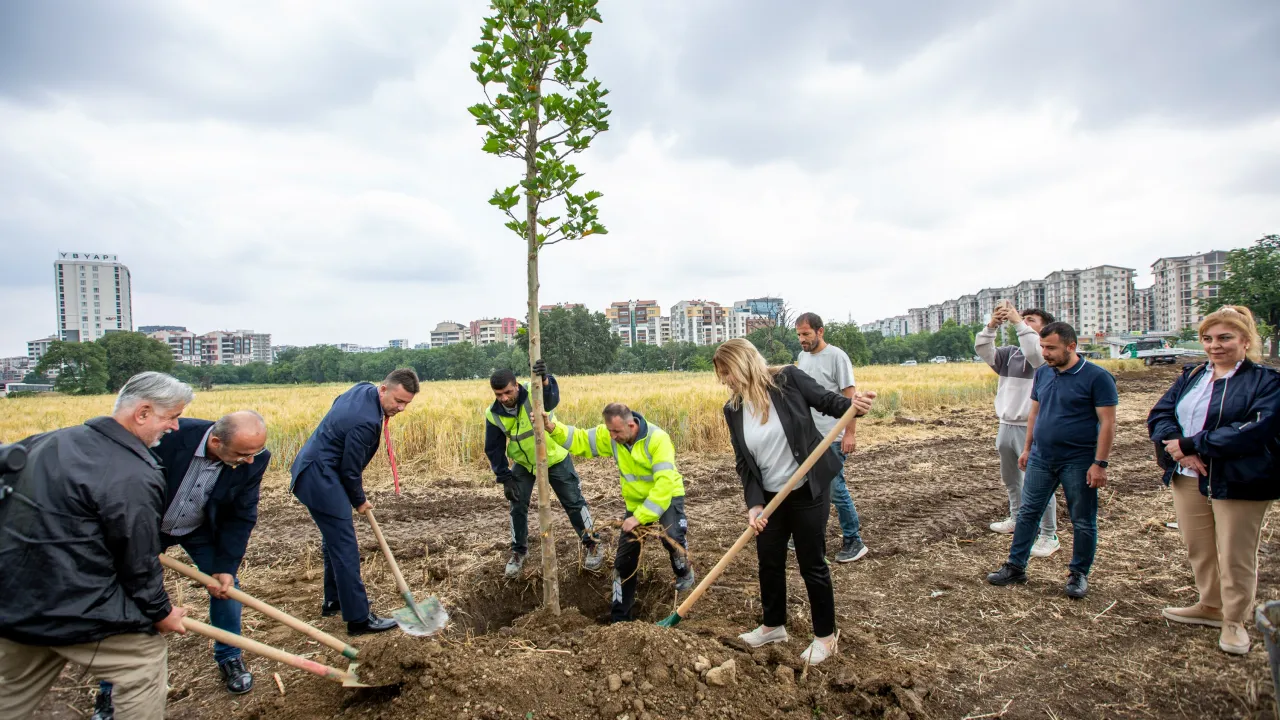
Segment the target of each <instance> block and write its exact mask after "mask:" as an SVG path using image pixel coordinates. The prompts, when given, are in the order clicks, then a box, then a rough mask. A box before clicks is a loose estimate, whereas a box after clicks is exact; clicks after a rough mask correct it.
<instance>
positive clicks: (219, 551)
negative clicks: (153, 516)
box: [92, 410, 271, 720]
mask: <svg viewBox="0 0 1280 720" xmlns="http://www.w3.org/2000/svg"><path fill="white" fill-rule="evenodd" d="M266 445H267V424H266V422H264V421H263V419H262V416H261V415H259V414H258V413H256V412H253V411H252V410H242V411H240V412H234V413H231V414H229V415H224V416H222V417H221V418H220V419H219V420H218V421H217V422H214V421H212V420H196V419H191V418H182V419H181V420H179V421H178V429H177V430H176V431H174V432H171V433H167V434H165V436H164V437H163V438H161V439H160V444H159V445H157V446H156V447H155V449H154V450H152V452H153V453H155V456H156V458H158V459H159V460H160V466H161V470H162V471H163V472H164V481H165V509H164V512H163V514H162V515H161V517H160V544H161V546H162V547H165V548H168V547H171V546H173V545H181V546H182V549H183V550H185V551H186V552H187V555H189V556H190V557H191V560H192V561H193V562H194V563H195V565H196V567H197V568H199V569H200V571H201V572H203V573H205V574H207V575H211V576H212V577H213V579H214V580H217V581H218V583H219V584H218V585H216V586H210V587H209V595H210V599H209V622H210V623H212V625H213V626H214V627H216V628H219V629H221V630H226V631H227V632H229V633H232V634H234V635H239V634H240V603H239V602H237V601H235V600H232V599H231V598H229V597H227V590H229V589H230V588H231V587H232V586H233V585H234V586H235V587H240V582H239V580H237V579H236V572H237V571H238V570H239V569H240V563H241V562H242V561H243V560H244V550H245V547H246V546H247V545H248V544H249V534H250V533H252V532H253V527H254V525H256V524H257V523H258V492H259V489H260V488H261V486H262V475H263V473H265V472H266V471H267V465H268V464H269V463H270V462H271V453H270V452H269V451H267V449H266ZM213 661H214V662H215V663H217V665H218V673H219V674H220V675H221V676H222V682H223V683H224V684H225V685H226V687H227V692H229V693H232V694H234V695H240V694H243V693H247V692H249V691H250V690H252V689H253V674H252V673H250V672H249V669H248V668H247V667H245V664H244V660H243V658H242V657H241V654H240V648H236V647H232V646H230V645H224V644H222V643H214V646H213ZM111 691H112V686H111V683H109V682H107V681H105V680H103V681H102V682H101V683H100V685H99V688H98V699H97V702H96V704H95V706H94V713H93V718H92V720H112V718H113V717H114V716H115V709H114V707H113V703H112V701H111Z"/></svg>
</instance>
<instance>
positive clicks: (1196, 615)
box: [1160, 603, 1222, 628]
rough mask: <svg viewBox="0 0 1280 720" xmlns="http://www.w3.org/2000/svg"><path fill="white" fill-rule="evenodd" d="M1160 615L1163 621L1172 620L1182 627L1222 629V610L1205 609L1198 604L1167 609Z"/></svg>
mask: <svg viewBox="0 0 1280 720" xmlns="http://www.w3.org/2000/svg"><path fill="white" fill-rule="evenodd" d="M1160 615H1161V616H1162V617H1164V619H1165V620H1172V621H1173V622H1176V623H1182V624H1184V625H1205V626H1207V627H1215V628H1220V627H1222V610H1221V609H1220V608H1211V607H1205V606H1204V605H1201V604H1200V603H1196V604H1195V605H1191V606H1189V607H1180V608H1175V607H1167V608H1165V609H1163V610H1161V611H1160Z"/></svg>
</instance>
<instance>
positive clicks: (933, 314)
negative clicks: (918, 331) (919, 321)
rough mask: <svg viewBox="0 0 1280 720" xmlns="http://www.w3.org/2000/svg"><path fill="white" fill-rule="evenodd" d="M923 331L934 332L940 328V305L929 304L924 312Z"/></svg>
mask: <svg viewBox="0 0 1280 720" xmlns="http://www.w3.org/2000/svg"><path fill="white" fill-rule="evenodd" d="M924 329H925V332H931V333H935V332H938V330H940V329H942V305H930V306H929V307H927V308H925V313H924Z"/></svg>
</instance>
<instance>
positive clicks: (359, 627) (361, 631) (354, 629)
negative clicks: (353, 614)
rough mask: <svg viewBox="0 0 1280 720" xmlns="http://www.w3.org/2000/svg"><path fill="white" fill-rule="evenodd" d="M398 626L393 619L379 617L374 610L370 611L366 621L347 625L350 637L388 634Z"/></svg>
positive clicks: (357, 621)
mask: <svg viewBox="0 0 1280 720" xmlns="http://www.w3.org/2000/svg"><path fill="white" fill-rule="evenodd" d="M395 626H396V621H395V620H392V619H391V618H384V617H378V616H377V614H375V613H374V612H373V611H372V610H371V611H369V617H367V618H365V619H364V620H356V621H355V622H349V623H347V634H348V635H369V634H371V633H380V632H386V631H388V630H390V629H392V628H394V627H395Z"/></svg>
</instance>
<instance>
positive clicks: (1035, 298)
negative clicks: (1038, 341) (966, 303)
mask: <svg viewBox="0 0 1280 720" xmlns="http://www.w3.org/2000/svg"><path fill="white" fill-rule="evenodd" d="M1044 305H1045V299H1044V281H1043V280H1023V281H1022V282H1020V283H1018V284H1017V285H1015V286H1014V288H1013V306H1014V307H1015V308H1017V309H1018V310H1030V309H1032V308H1040V309H1041V310H1044V309H1045V307H1044ZM980 320H982V321H984V322H985V321H986V316H983V317H982V318H980Z"/></svg>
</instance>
